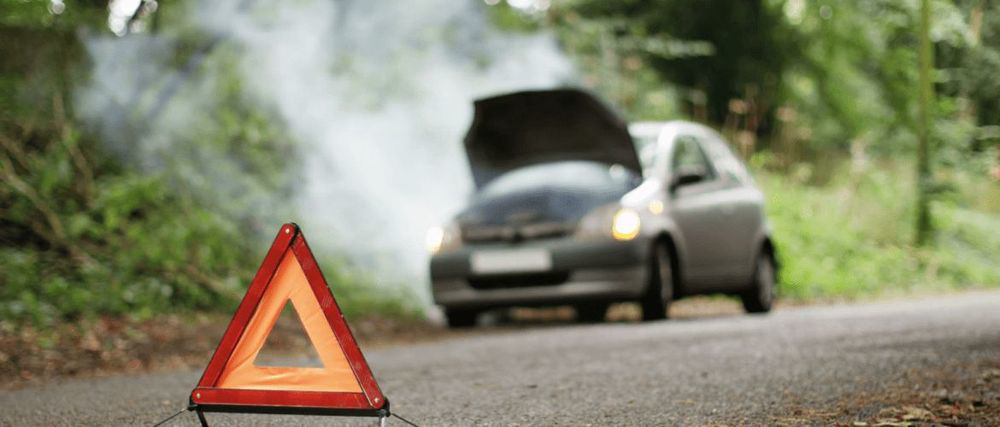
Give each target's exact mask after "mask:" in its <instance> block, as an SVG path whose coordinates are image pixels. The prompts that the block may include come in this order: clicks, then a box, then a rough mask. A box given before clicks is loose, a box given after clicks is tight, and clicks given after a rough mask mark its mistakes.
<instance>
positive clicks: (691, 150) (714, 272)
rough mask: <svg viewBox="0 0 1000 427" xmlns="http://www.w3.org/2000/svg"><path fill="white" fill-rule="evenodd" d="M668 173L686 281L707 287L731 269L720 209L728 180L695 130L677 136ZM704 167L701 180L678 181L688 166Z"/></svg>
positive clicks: (721, 280)
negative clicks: (721, 195)
mask: <svg viewBox="0 0 1000 427" xmlns="http://www.w3.org/2000/svg"><path fill="white" fill-rule="evenodd" d="M668 165H669V168H670V169H669V170H668V173H667V176H668V177H669V179H670V185H669V188H668V190H667V191H668V192H669V194H668V197H669V199H670V203H668V206H669V209H670V215H671V217H672V218H673V220H674V222H675V223H676V224H677V226H678V230H677V232H678V234H680V239H681V240H682V242H683V250H684V253H683V254H682V255H683V256H682V257H681V259H680V261H681V263H682V268H681V272H682V274H683V277H684V285H685V286H686V287H687V288H689V289H691V290H693V291H698V290H705V289H709V288H713V287H716V286H719V285H720V284H722V283H724V282H725V281H726V279H727V278H728V276H729V275H730V273H731V272H729V271H727V270H728V269H729V265H728V264H729V262H728V260H727V258H728V255H729V254H728V253H727V248H726V245H727V244H729V243H730V242H729V236H728V235H727V231H726V224H725V222H726V221H725V216H724V215H723V212H722V211H721V210H720V206H719V205H720V202H721V200H720V191H722V190H724V186H725V183H724V182H723V180H720V179H719V174H718V172H717V171H716V170H715V168H714V166H713V165H712V163H711V161H710V160H709V157H708V156H707V155H706V154H705V150H704V149H703V148H702V147H701V144H700V143H699V138H698V136H697V135H696V134H695V133H693V132H687V133H679V134H678V135H677V136H676V137H675V140H674V143H673V148H672V152H671V156H670V159H669V163H668ZM699 168H701V169H702V170H704V177H703V178H702V179H700V180H698V181H697V182H686V183H678V178H679V174H680V173H681V172H682V171H685V170H697V169H699Z"/></svg>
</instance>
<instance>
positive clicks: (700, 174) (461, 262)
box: [427, 89, 777, 327]
mask: <svg viewBox="0 0 1000 427" xmlns="http://www.w3.org/2000/svg"><path fill="white" fill-rule="evenodd" d="M464 143H465V149H466V153H467V155H468V159H469V164H470V166H471V168H472V176H473V178H474V181H475V184H476V192H475V194H474V195H473V197H472V199H471V200H470V202H469V204H468V206H467V207H466V208H465V209H464V210H463V211H462V212H460V213H459V214H458V215H457V216H456V217H455V218H454V219H453V220H452V221H451V222H450V223H449V224H447V225H445V226H443V227H439V228H434V229H431V230H430V231H429V232H428V235H427V245H428V249H429V250H430V251H431V252H432V253H433V255H432V257H431V261H430V276H431V286H432V294H433V297H434V301H435V303H437V304H439V305H440V306H441V307H442V308H443V310H444V312H445V315H446V317H447V321H448V324H449V325H450V326H452V327H461V326H472V325H474V324H475V322H476V320H477V316H478V315H479V313H481V312H482V311H484V310H488V309H494V308H502V307H512V306H551V305H567V304H569V305H573V306H574V307H575V308H576V311H577V317H578V319H580V320H582V321H600V320H603V319H604V317H605V313H606V311H607V308H608V306H609V305H610V304H611V303H615V302H623V301H635V302H638V303H639V304H640V305H641V307H642V315H643V319H644V320H655V319H663V318H666V317H667V309H668V305H669V303H670V301H671V300H674V299H676V298H680V297H683V296H687V295H695V294H705V293H726V294H733V295H738V296H740V298H741V299H742V301H743V306H744V307H745V308H746V310H747V311H748V312H755V313H756V312H766V311H768V310H770V308H771V303H772V301H773V299H774V286H775V282H776V277H777V274H776V273H777V262H776V257H775V248H774V244H773V243H772V241H771V235H770V228H769V226H768V223H767V219H766V218H765V215H764V197H763V194H762V193H761V191H760V189H758V188H757V187H756V185H755V184H754V182H753V179H752V178H751V177H750V173H749V172H748V171H747V168H746V166H745V165H744V164H743V163H742V162H741V161H740V160H739V159H738V158H737V157H736V156H734V155H733V153H732V151H730V149H729V147H728V145H727V144H726V142H725V140H724V139H723V138H722V137H721V136H720V135H719V134H718V133H716V132H715V131H713V130H712V129H709V128H707V127H705V126H702V125H699V124H695V123H689V122H683V121H672V122H657V123H652V122H646V123H637V124H633V125H632V126H630V127H626V125H625V124H624V123H623V122H622V121H621V120H620V119H619V118H618V116H617V115H615V114H614V113H613V112H612V111H611V110H609V109H608V108H607V107H605V106H604V105H603V104H602V103H601V102H599V101H598V100H596V99H595V98H594V97H592V96H591V95H589V94H587V93H586V92H583V91H579V90H575V89H560V90H547V91H529V92H518V93H513V94H507V95H501V96H496V97H491V98H487V99H482V100H479V101H476V103H475V116H474V119H473V123H472V125H471V127H470V129H469V131H468V133H467V134H466V137H465V142H464Z"/></svg>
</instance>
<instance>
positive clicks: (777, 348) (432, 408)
mask: <svg viewBox="0 0 1000 427" xmlns="http://www.w3.org/2000/svg"><path fill="white" fill-rule="evenodd" d="M208 357H209V355H206V357H205V358H206V362H207V360H208ZM366 357H367V359H368V361H369V363H370V365H371V366H372V369H373V370H374V371H375V373H376V375H377V377H378V380H379V383H380V385H381V387H382V390H383V392H384V393H385V394H386V395H387V396H388V397H389V399H390V401H391V402H392V408H393V410H394V411H395V412H397V413H398V414H400V415H403V416H404V417H407V418H408V419H410V420H412V421H414V422H415V423H417V424H419V425H463V426H464V425H503V426H507V425H571V426H578V425H643V426H646V425H720V424H730V425H733V424H750V425H774V424H801V423H813V422H815V420H816V418H810V417H809V416H810V414H813V415H815V414H821V415H822V414H824V413H825V412H823V411H828V412H826V413H825V414H826V417H825V418H820V420H822V421H820V422H818V423H819V424H824V425H829V424H832V423H833V422H835V421H839V422H844V423H846V424H847V425H850V424H851V423H852V420H851V418H854V417H860V418H866V419H872V418H873V417H876V415H877V414H875V413H866V412H865V411H877V410H878V406H872V407H871V408H866V407H865V405H866V403H865V402H866V400H865V399H864V398H859V397H864V396H875V397H877V396H880V395H882V394H883V393H889V392H888V391H887V390H904V391H905V390H910V389H915V388H920V387H936V386H939V385H936V384H934V383H931V384H929V385H927V384H924V385H921V384H911V383H910V382H908V381H909V380H908V378H915V376H914V375H916V377H919V376H920V375H921V373H923V372H934V373H935V374H934V375H944V376H946V377H949V376H962V375H973V376H975V375H977V374H976V373H974V372H972V373H970V372H968V370H972V369H979V368H981V367H983V366H994V367H1000V365H997V364H996V363H997V362H998V361H1000V292H976V293H971V294H963V295H953V296H946V297H937V298H933V299H928V298H925V299H920V300H914V301H901V302H882V303H873V304H864V305H841V306H826V307H802V308H789V309H784V310H779V311H776V312H774V313H771V314H770V315H763V316H744V315H739V316H725V317H716V318H700V319H689V320H668V321H662V322H654V323H610V324H597V325H573V324H559V325H554V326H552V325H550V326H542V327H538V326H534V327H522V328H515V329H513V330H511V329H506V330H501V331H495V330H494V331H492V332H490V331H486V332H483V333H473V334H460V335H457V336H451V337H448V338H445V339H440V340H436V341H433V342H424V343H419V344H413V345H405V346H395V347H388V348H380V349H374V350H371V351H368V352H367V354H366ZM991 364H992V365H991ZM994 371H995V370H994ZM200 374H201V372H200V371H183V372H167V373H165V372H161V373H155V374H146V375H139V376H120V377H106V378H96V379H76V380H66V381H63V382H60V383H54V384H49V385H43V386H35V387H31V388H23V389H19V390H13V391H4V392H0V409H2V410H0V425H17V426H20V425H150V424H152V423H155V422H156V421H159V420H161V419H163V418H164V417H166V416H167V415H169V414H171V413H173V412H175V411H176V410H178V409H179V408H182V407H183V406H184V405H185V404H186V402H187V395H188V393H189V392H190V390H191V389H192V387H193V386H194V384H195V382H196V381H197V379H198V377H199V376H200ZM979 381H980V385H982V384H987V383H983V382H982V380H979ZM989 384H992V385H989ZM989 384H987V385H988V386H989V387H991V390H990V393H992V394H988V398H989V399H993V400H995V401H992V400H991V401H989V402H985V403H984V402H979V403H978V405H980V406H978V407H984V406H985V407H987V408H989V407H990V405H992V407H993V408H995V407H996V406H997V405H1000V390H997V385H998V384H1000V381H994V382H992V383H989ZM945 392H946V391H942V392H941V393H945ZM859 399H860V400H859ZM853 400H859V401H860V403H857V405H860V406H856V407H855V410H856V411H858V412H856V413H853V414H848V415H840V417H841V418H839V419H838V418H837V417H838V415H837V412H836V411H835V409H834V408H837V407H838V406H840V405H842V404H843V402H845V401H853ZM970 408H971V406H970ZM931 409H934V410H936V409H935V408H931ZM207 416H208V419H209V422H210V424H211V425H344V424H347V425H369V426H371V425H375V422H374V421H372V420H368V419H364V420H362V419H350V418H329V417H318V416H273V415H233V414H208V415H207ZM843 417H846V418H843ZM810 420H812V421H810ZM169 425H197V419H196V417H195V416H194V414H193V413H184V414H182V415H180V416H178V417H177V418H175V419H173V420H172V421H171V423H170V424H169ZM389 425H403V424H402V423H401V422H400V421H399V420H391V421H390V423H389Z"/></svg>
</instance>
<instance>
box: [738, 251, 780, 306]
mask: <svg viewBox="0 0 1000 427" xmlns="http://www.w3.org/2000/svg"><path fill="white" fill-rule="evenodd" d="M775 277H776V275H775V262H774V257H773V256H772V255H771V254H769V253H767V252H761V253H760V255H757V261H756V264H755V265H754V269H753V279H752V282H751V284H750V289H747V290H746V291H744V292H743V293H742V294H740V299H742V300H743V308H744V309H745V310H746V311H747V313H767V312H769V311H771V305H772V304H773V303H774V290H775V282H776V280H775Z"/></svg>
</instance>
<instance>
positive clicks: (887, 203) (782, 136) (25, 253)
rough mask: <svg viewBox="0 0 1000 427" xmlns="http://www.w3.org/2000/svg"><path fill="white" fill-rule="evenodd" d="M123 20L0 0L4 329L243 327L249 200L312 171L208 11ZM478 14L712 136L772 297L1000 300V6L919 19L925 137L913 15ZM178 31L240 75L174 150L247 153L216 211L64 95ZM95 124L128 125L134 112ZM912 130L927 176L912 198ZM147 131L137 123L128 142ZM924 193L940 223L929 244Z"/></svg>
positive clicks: (888, 3)
mask: <svg viewBox="0 0 1000 427" xmlns="http://www.w3.org/2000/svg"><path fill="white" fill-rule="evenodd" d="M112 3H116V2H112ZM117 3H119V5H118V6H119V7H118V8H115V7H111V8H110V9H109V4H108V2H106V1H82V0H80V1H74V0H0V210H2V215H0V326H3V329H5V330H13V329H17V328H20V327H22V326H24V325H29V326H34V327H45V326H47V325H53V324H56V323H61V322H65V321H76V320H80V319H92V318H94V317H95V316H104V315H108V316H126V317H131V318H139V319H148V318H153V317H155V316H156V315H158V314H161V313H166V312H171V313H177V312H189V311H190V312H195V311H218V312H229V311H231V310H232V309H233V308H234V307H235V304H236V303H237V302H238V300H239V298H240V296H241V295H242V290H243V289H245V286H246V285H247V284H248V283H249V280H250V278H251V277H252V275H253V273H254V272H255V269H256V267H257V264H258V263H259V261H260V258H261V257H262V255H263V252H264V251H265V250H266V245H267V239H269V237H270V236H269V235H270V233H273V230H276V229H277V226H278V225H279V224H280V222H281V220H283V219H284V218H285V216H284V215H283V214H284V212H283V211H281V209H277V212H274V213H271V214H270V215H269V216H267V218H269V219H275V218H276V219H275V220H274V221H265V220H262V219H261V218H262V217H261V216H259V215H250V214H244V213H243V212H247V211H248V210H252V209H255V205H254V203H255V201H253V200H248V198H247V197H241V196H242V195H245V194H249V193H251V191H250V190H253V191H254V192H267V193H274V194H277V195H280V194H282V193H283V192H284V191H286V190H288V189H289V188H293V187H295V185H296V182H297V180H298V179H300V178H301V177H300V176H299V175H298V172H297V170H296V167H295V166H294V164H295V158H296V156H298V155H300V154H298V152H297V151H296V150H295V145H296V144H297V143H298V141H297V140H296V137H295V136H293V135H292V134H291V133H290V132H289V131H288V129H287V128H286V126H285V124H284V123H282V121H281V120H278V119H276V118H275V115H274V114H273V112H272V111H270V110H269V108H268V107H267V106H266V105H262V104H259V103H255V102H250V101H248V100H247V97H246V96H244V94H243V85H244V84H245V82H244V81H242V79H241V77H240V75H239V74H238V73H236V72H230V71H227V69H228V68H227V67H231V63H230V62H231V61H230V60H229V59H227V56H226V55H232V54H233V53H232V52H229V53H226V52H223V53H221V54H219V55H217V56H215V57H213V58H214V60H213V61H211V62H210V63H207V64H200V63H198V62H192V58H197V57H198V56H199V55H202V54H204V53H205V52H206V51H209V50H211V49H213V48H214V46H215V45H216V44H217V42H218V38H217V36H216V35H213V34H211V33H207V32H206V31H204V30H203V29H199V28H196V27H194V26H192V25H191V22H190V19H189V18H187V16H188V15H187V14H186V13H187V11H188V9H189V8H191V7H193V6H192V5H193V4H194V3H195V2H193V1H186V2H185V1H180V2H165V3H164V4H159V5H157V4H156V3H155V2H152V1H134V2H130V1H121V2H117ZM123 3H128V4H126V5H124V6H122V5H121V4H123ZM336 3H344V2H336ZM475 4H476V6H475V10H476V11H478V13H480V14H481V15H482V16H484V17H485V19H484V21H483V22H482V25H490V26H493V27H495V28H497V29H498V30H499V31H503V32H506V33H510V34H512V35H518V34H536V33H549V34H552V35H554V37H555V39H556V40H557V41H558V45H559V47H560V49H561V50H562V52H564V54H565V55H567V56H568V57H569V58H570V59H571V61H572V64H573V65H574V67H575V68H576V73H577V74H578V78H577V81H576V82H575V84H578V85H581V86H584V87H587V88H590V89H592V90H594V91H595V92H597V93H598V94H599V95H601V96H602V97H603V98H604V99H606V100H607V101H608V102H609V103H610V104H612V105H614V106H615V107H616V108H618V109H619V111H621V112H622V114H623V115H624V116H625V117H627V118H628V119H629V120H667V119H677V118H685V119H692V120H697V121H701V122H706V123H709V124H711V125H712V126H714V127H716V128H719V129H721V130H722V131H723V132H724V134H725V135H726V136H728V137H729V139H730V140H731V141H732V143H733V145H734V147H735V149H736V151H737V152H739V153H741V154H742V155H743V156H744V158H745V159H746V160H747V162H748V163H749V164H750V165H751V166H752V167H753V169H754V172H755V176H756V178H757V180H758V181H759V182H760V183H761V184H762V185H763V187H764V189H765V190H766V192H767V195H768V203H769V204H768V209H769V214H770V216H771V221H772V223H773V226H774V229H775V238H776V240H777V245H778V249H779V254H780V257H781V262H782V265H783V275H782V283H781V287H780V294H781V295H782V296H783V297H785V298H789V299H799V300H812V299H844V298H846V299H853V298H859V297H866V296H873V295H884V294H892V293H901V292H911V291H914V290H918V291H924V290H940V289H949V288H965V287H976V286H990V285H996V284H1000V232H998V230H1000V144H998V142H1000V79H998V78H997V76H1000V2H997V1H995V0H954V1H944V0H934V1H930V2H928V7H929V8H930V14H929V16H930V17H931V22H930V26H929V36H930V41H931V43H932V49H933V50H932V53H933V55H932V58H933V72H932V73H930V77H931V80H932V83H933V89H934V97H933V99H932V100H931V102H932V103H931V104H930V107H929V109H928V115H929V117H930V118H929V119H928V120H921V119H920V117H921V116H920V115H919V103H920V97H919V90H918V88H919V84H920V82H919V76H920V73H919V70H920V66H919V65H920V64H919V49H918V48H919V40H920V28H921V26H920V25H919V24H920V16H921V15H920V8H921V3H920V2H918V1H912V0H871V1H863V2H851V1H833V0H829V1H824V0H747V1H739V2H732V1H724V0H697V1H696V0H656V1H644V0H617V1H608V0H564V1H560V0H551V1H550V0H508V1H506V2H504V1H499V0H487V1H485V2H481V1H476V2H475ZM386 7H407V6H404V5H402V4H399V5H394V6H386ZM120 10H125V12H126V13H124V14H122V13H120ZM109 11H110V12H109ZM166 31H170V32H173V33H175V34H179V35H180V36H179V37H178V38H177V42H176V43H177V44H178V47H177V49H176V52H178V53H177V54H176V55H175V58H173V61H174V62H175V64H174V65H177V64H180V66H179V68H180V69H182V70H187V69H186V68H184V67H186V66H187V65H185V64H194V66H195V67H213V68H214V69H215V70H216V71H215V72H217V73H220V74H221V75H224V76H227V78H226V79H225V80H224V83H223V84H220V85H214V86H213V87H212V91H213V92H212V94H211V96H212V97H213V100H214V105H213V108H211V109H208V110H207V111H205V112H204V117H203V119H202V120H201V121H200V122H199V123H200V125H199V127H198V129H197V133H198V138H197V141H196V144H194V145H189V146H185V145H181V146H177V147H176V148H175V149H177V150H184V149H190V150H192V151H193V152H194V151H197V150H210V151H212V152H214V153H222V154H224V155H225V156H227V157H228V158H231V159H235V160H236V162H235V163H234V164H236V165H238V167H237V168H236V169H238V170H237V171H236V172H238V173H237V174H236V175H237V176H239V177H241V181H240V182H238V183H236V184H234V185H235V187H234V189H233V190H231V193H232V194H230V195H229V197H227V198H225V203H220V202H219V199H218V198H213V197H207V196H206V195H205V191H204V190H205V186H206V185H211V182H207V183H206V182H201V183H199V182H197V181H192V180H185V179H179V177H180V176H182V175H185V174H188V173H189V172H190V171H187V170H185V167H189V165H186V164H185V163H184V162H171V161H170V160H169V158H167V159H166V160H164V163H165V165H161V167H158V168H155V169H149V168H139V167H137V166H136V161H135V160H136V159H135V157H134V156H133V153H129V152H127V151H128V150H125V151H126V152H124V153H123V152H120V151H122V149H121V146H120V145H114V144H108V143H107V141H102V138H105V136H104V135H105V134H104V133H102V132H100V131H99V130H97V129H95V128H94V126H92V125H89V124H88V122H87V121H86V120H84V119H82V118H81V114H78V113H77V112H76V111H75V106H76V105H78V104H77V103H76V102H75V101H74V97H77V96H80V95H79V88H80V87H81V86H82V85H84V84H86V83H85V82H88V81H89V80H90V78H91V77H92V73H95V72H96V71H94V70H93V69H92V67H91V63H90V59H89V57H88V55H87V45H86V43H85V40H87V39H88V38H90V37H94V35H95V34H98V35H99V34H104V33H108V34H111V33H114V34H116V35H118V36H121V37H126V38H127V37H134V36H137V35H142V34H153V35H155V34H157V33H160V32H166ZM404 42H405V41H400V43H404ZM458 54H461V53H458ZM349 59H350V58H348V59H347V60H349ZM187 71H189V72H198V70H197V69H195V70H187ZM525 72H528V73H530V72H531V70H525ZM152 84H162V82H153V83H152ZM363 89H364V88H363V86H361V87H359V88H357V89H356V90H358V91H362V92H363ZM382 89H383V90H384V88H382ZM462 102H466V100H463V101H462ZM105 114H109V115H122V116H126V117H127V116H129V115H134V114H137V113H136V111H135V110H133V109H130V106H129V105H123V106H121V108H120V109H118V110H115V111H107V112H106V113H105ZM136 122H138V123H140V124H141V123H142V121H141V120H139V121H133V122H130V123H136ZM922 124H927V125H928V129H929V131H928V134H927V135H928V141H929V145H928V148H929V149H928V153H929V156H928V159H929V163H928V165H929V170H930V174H929V175H928V177H929V179H925V184H924V185H920V186H918V185H917V182H918V180H917V152H918V150H917V147H918V140H919V136H920V135H921V125H922ZM148 131H149V130H148V129H144V128H143V127H142V126H134V125H133V126H131V127H127V129H126V132H127V133H126V138H138V137H139V136H141V135H143V133H144V132H148ZM439 143H441V144H457V143H458V141H440V142H439ZM185 147H186V148H185ZM921 195H923V196H921ZM920 197H926V198H927V200H928V203H929V208H930V213H931V215H930V219H931V221H930V222H929V224H928V226H927V227H925V228H927V230H926V231H927V232H928V236H929V237H928V238H927V239H925V240H923V241H921V242H920V243H919V244H918V235H917V229H918V227H917V208H916V206H917V200H918V198H920ZM292 217H294V216H292ZM247 236H252V238H246V237H247ZM320 256H321V257H322V258H323V261H322V264H323V266H324V272H325V274H326V276H327V279H328V280H329V281H330V282H331V286H332V287H333V288H334V292H335V294H336V295H337V298H338V300H340V302H341V306H342V307H343V308H344V309H345V311H346V314H347V315H348V316H349V317H354V316H364V315H374V316H396V317H408V318H415V317H420V316H422V310H423V303H421V302H420V301H421V300H420V298H415V297H414V295H413V292H412V290H409V291H408V290H407V289H411V288H406V287H402V288H399V289H398V290H397V291H394V292H388V293H387V292H383V291H377V290H376V288H375V287H373V286H371V282H372V281H373V279H372V278H371V277H370V276H368V275H366V274H364V273H363V272H362V270H361V269H358V268H353V267H352V266H351V262H349V261H347V260H346V259H347V257H346V256H343V254H320ZM418 281H419V280H418Z"/></svg>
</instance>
